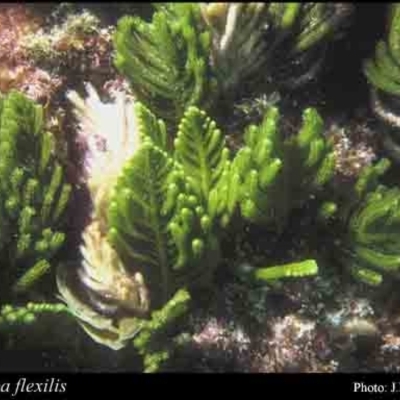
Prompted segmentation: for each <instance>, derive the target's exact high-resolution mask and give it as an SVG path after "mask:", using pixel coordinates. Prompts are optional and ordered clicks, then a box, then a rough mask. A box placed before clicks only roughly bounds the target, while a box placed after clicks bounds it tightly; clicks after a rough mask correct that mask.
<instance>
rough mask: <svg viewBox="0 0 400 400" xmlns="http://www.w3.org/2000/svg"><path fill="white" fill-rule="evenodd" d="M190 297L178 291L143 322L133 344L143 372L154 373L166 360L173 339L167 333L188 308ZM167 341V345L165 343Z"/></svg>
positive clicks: (184, 292) (185, 292) (171, 347)
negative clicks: (138, 355)
mask: <svg viewBox="0 0 400 400" xmlns="http://www.w3.org/2000/svg"><path fill="white" fill-rule="evenodd" d="M189 301H190V295H189V293H188V292H187V291H186V290H182V289H181V290H178V291H177V292H176V293H175V295H174V296H173V297H172V298H171V299H170V300H169V301H168V302H167V303H166V304H165V305H164V307H163V308H161V309H160V310H158V311H154V312H153V313H152V315H151V318H150V320H149V321H143V322H142V324H141V328H140V333H139V334H138V335H137V337H136V338H135V339H134V341H133V343H134V346H135V348H136V349H137V350H138V352H139V354H140V355H142V356H143V361H144V367H145V370H144V371H145V372H156V371H158V370H159V368H160V367H161V366H162V364H163V363H164V362H165V361H167V360H168V358H169V357H170V354H171V351H172V349H173V347H174V346H173V343H171V342H174V339H172V338H171V335H167V332H168V331H169V330H171V327H173V325H174V324H175V323H176V322H177V320H178V319H179V318H180V317H181V316H183V315H184V314H185V313H186V312H187V310H188V306H189ZM165 338H167V339H168V343H163V342H165ZM163 339H164V340H163Z"/></svg>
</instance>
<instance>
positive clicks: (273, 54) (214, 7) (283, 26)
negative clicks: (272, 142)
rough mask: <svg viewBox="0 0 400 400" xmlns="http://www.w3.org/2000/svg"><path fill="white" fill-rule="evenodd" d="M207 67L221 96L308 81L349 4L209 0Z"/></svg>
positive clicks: (205, 9)
mask: <svg viewBox="0 0 400 400" xmlns="http://www.w3.org/2000/svg"><path fill="white" fill-rule="evenodd" d="M201 8H202V15H203V18H204V20H205V22H206V23H207V25H208V26H209V27H210V29H211V33H212V51H211V59H212V65H213V70H214V71H215V74H216V76H217V78H218V83H219V89H220V91H221V92H222V94H223V96H224V97H225V98H226V99H229V98H230V97H232V96H233V97H235V98H236V97H237V95H238V94H240V95H243V94H244V93H243V92H244V91H245V93H246V94H250V95H254V93H260V92H261V93H263V92H267V93H270V92H271V90H272V91H274V90H278V89H280V88H282V87H289V88H293V87H296V86H300V85H303V84H305V83H308V82H309V81H310V80H311V79H313V78H314V77H315V76H316V75H317V73H318V72H319V71H320V69H321V66H322V65H323V60H324V55H325V49H326V46H327V45H328V44H329V42H330V41H331V39H332V38H333V37H335V35H336V33H337V32H338V31H340V29H341V28H342V27H343V25H344V23H345V22H346V21H347V19H348V16H349V14H350V13H351V11H352V7H351V6H349V5H343V4H333V3H330V4H318V3H273V2H272V3H210V4H207V3H206V4H202V5H201Z"/></svg>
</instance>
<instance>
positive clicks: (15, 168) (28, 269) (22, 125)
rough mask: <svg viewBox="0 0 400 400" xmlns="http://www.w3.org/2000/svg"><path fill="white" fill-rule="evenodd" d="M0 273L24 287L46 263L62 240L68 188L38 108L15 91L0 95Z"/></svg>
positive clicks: (20, 288)
mask: <svg viewBox="0 0 400 400" xmlns="http://www.w3.org/2000/svg"><path fill="white" fill-rule="evenodd" d="M0 154H1V160H0V254H1V260H2V261H1V264H2V265H1V268H0V275H1V277H2V282H4V283H5V287H8V286H9V285H12V284H14V285H15V286H14V289H15V290H17V291H24V290H26V289H28V288H29V287H30V286H31V285H32V284H33V283H34V282H36V281H37V280H38V279H39V278H40V277H41V276H42V275H43V274H44V273H46V272H47V271H48V269H49V268H50V262H51V259H52V257H53V255H54V254H55V253H56V252H57V251H58V249H59V248H60V247H61V245H62V244H63V242H64V238H65V235H64V233H63V232H62V231H60V230H59V229H60V228H61V225H60V224H61V222H62V220H61V217H62V215H63V212H64V210H65V208H66V206H67V203H68V199H69V195H70V191H71V187H70V186H69V185H67V184H65V183H64V178H63V170H62V167H61V165H60V164H59V163H58V162H57V160H56V158H55V156H54V138H53V136H52V135H51V134H50V133H47V132H45V131H44V130H43V109H42V107H41V106H38V105H36V104H35V103H34V102H32V101H31V100H29V99H28V98H26V97H25V96H24V95H22V94H20V93H18V92H14V91H12V92H10V93H9V94H8V95H7V96H5V97H2V98H1V100H0Z"/></svg>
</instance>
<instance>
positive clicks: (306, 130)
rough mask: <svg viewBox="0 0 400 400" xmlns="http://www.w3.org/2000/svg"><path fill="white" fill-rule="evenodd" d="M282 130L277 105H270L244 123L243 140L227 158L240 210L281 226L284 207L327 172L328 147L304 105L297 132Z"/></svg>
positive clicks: (298, 201)
mask: <svg viewBox="0 0 400 400" xmlns="http://www.w3.org/2000/svg"><path fill="white" fill-rule="evenodd" d="M282 136H283V135H282V134H281V132H280V131H279V111H278V109H277V108H274V107H273V108H271V109H270V110H269V111H268V112H267V114H266V115H265V118H264V120H263V122H262V123H261V124H260V125H259V126H255V125H252V126H250V127H249V128H248V129H247V131H246V134H245V146H244V147H243V148H242V149H241V150H240V151H239V152H238V153H237V155H236V156H235V159H234V160H233V162H232V167H231V173H232V174H235V176H237V177H238V178H236V179H237V180H238V181H239V184H238V186H239V187H240V194H239V195H238V199H239V203H240V208H241V212H242V215H243V216H244V218H246V219H248V220H249V221H251V222H253V223H261V224H268V223H272V224H275V225H277V226H284V225H285V222H286V219H287V217H288V216H289V213H290V212H291V211H292V210H293V209H295V208H299V207H301V206H302V205H303V204H304V203H305V202H306V201H307V200H308V198H309V197H310V195H312V194H315V193H316V192H317V191H318V190H319V189H320V188H321V187H323V186H324V185H325V184H326V183H327V181H328V180H329V179H330V178H331V176H332V175H333V170H334V155H333V151H332V147H331V145H330V143H329V142H328V141H327V139H325V138H324V136H323V123H322V119H321V117H320V116H319V115H318V113H317V112H316V110H314V109H307V110H305V111H304V113H303V125H302V128H301V130H300V132H299V133H298V134H297V135H295V136H293V137H290V138H288V139H286V140H284V139H283V138H282Z"/></svg>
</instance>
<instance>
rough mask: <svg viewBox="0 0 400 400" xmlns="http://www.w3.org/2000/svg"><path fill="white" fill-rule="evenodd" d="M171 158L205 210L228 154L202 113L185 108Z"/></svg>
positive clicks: (219, 137) (220, 136) (217, 132)
mask: <svg viewBox="0 0 400 400" xmlns="http://www.w3.org/2000/svg"><path fill="white" fill-rule="evenodd" d="M175 158H176V160H177V161H178V162H179V163H180V164H181V165H182V167H183V171H184V173H185V175H186V176H187V177H188V179H189V182H190V184H191V187H192V189H193V191H194V192H195V193H196V195H197V196H198V197H199V198H200V199H202V202H203V204H204V205H205V206H206V207H207V208H208V203H209V195H210V192H211V190H212V189H213V188H215V187H216V186H217V184H218V182H219V180H220V179H221V176H222V174H223V172H224V168H225V165H226V162H227V161H228V158H229V150H228V148H227V147H226V145H225V139H224V136H223V135H222V133H221V131H220V130H219V129H218V128H217V126H216V123H215V122H214V121H212V120H211V119H210V118H209V117H208V116H207V115H206V113H205V112H204V111H200V110H199V109H198V108H196V107H189V108H188V110H187V111H186V112H185V114H184V116H183V118H182V121H181V123H180V125H179V130H178V134H177V137H176V139H175Z"/></svg>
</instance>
